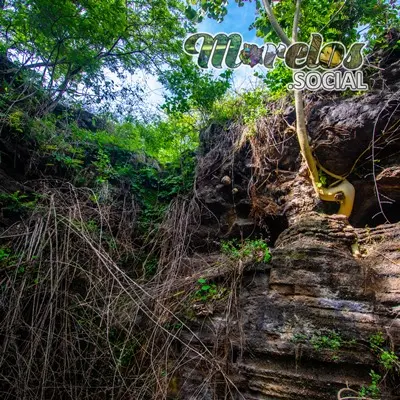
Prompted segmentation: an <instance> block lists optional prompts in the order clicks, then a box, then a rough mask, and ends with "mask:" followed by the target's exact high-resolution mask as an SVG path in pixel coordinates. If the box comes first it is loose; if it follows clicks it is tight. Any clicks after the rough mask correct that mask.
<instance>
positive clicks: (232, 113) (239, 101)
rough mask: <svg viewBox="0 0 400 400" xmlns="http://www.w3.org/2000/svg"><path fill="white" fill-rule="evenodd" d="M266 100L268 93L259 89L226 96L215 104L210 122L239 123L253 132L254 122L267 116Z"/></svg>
mask: <svg viewBox="0 0 400 400" xmlns="http://www.w3.org/2000/svg"><path fill="white" fill-rule="evenodd" d="M268 100H270V98H269V96H268V92H267V91H266V90H265V89H263V88H261V87H259V88H257V89H255V90H251V91H247V92H243V93H241V94H239V95H236V96H232V95H231V96H226V97H225V98H224V99H223V100H221V101H218V102H216V103H215V105H214V107H213V111H212V113H211V115H210V120H212V121H215V122H218V123H225V122H230V121H241V122H243V123H245V124H246V125H247V126H248V127H249V129H250V130H254V128H255V123H256V121H257V120H258V119H259V118H261V117H263V116H266V115H268V112H269V111H268V108H267V101H268Z"/></svg>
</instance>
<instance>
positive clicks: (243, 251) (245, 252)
mask: <svg viewBox="0 0 400 400" xmlns="http://www.w3.org/2000/svg"><path fill="white" fill-rule="evenodd" d="M221 250H222V252H223V253H224V254H226V255H228V256H229V257H231V258H233V259H236V260H248V261H256V262H264V263H268V262H269V261H270V260H271V253H270V252H269V247H268V245H267V244H266V243H265V241H264V240H262V239H255V240H251V239H246V240H244V241H243V242H241V243H238V242H237V241H236V240H230V241H226V242H222V244H221Z"/></svg>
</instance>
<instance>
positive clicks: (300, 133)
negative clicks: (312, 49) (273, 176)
mask: <svg viewBox="0 0 400 400" xmlns="http://www.w3.org/2000/svg"><path fill="white" fill-rule="evenodd" d="M263 4H264V7H265V11H266V13H267V16H268V19H269V21H270V23H271V25H272V27H273V29H274V30H275V32H276V34H277V35H278V36H279V38H280V39H281V40H282V42H283V43H285V44H286V45H290V44H291V43H294V42H296V41H297V38H298V29H299V21H300V9H301V7H300V6H301V0H297V3H296V12H295V16H294V20H293V31H292V40H290V39H289V38H288V36H287V35H286V33H285V32H284V31H283V29H282V28H281V26H280V25H279V23H278V21H277V19H276V18H275V15H274V13H273V10H272V8H271V4H270V2H269V0H263ZM294 98H295V107H296V133H297V140H298V142H299V145H300V151H301V154H302V155H303V157H304V159H305V160H306V163H307V167H308V169H309V171H310V177H311V182H312V185H313V187H314V190H315V192H316V193H317V195H318V196H319V198H320V199H321V200H325V201H335V202H338V203H340V208H339V211H338V214H342V215H345V216H346V217H349V216H350V215H351V212H352V210H353V204H354V197H355V189H354V186H353V185H352V184H351V183H350V182H349V181H347V180H346V179H343V181H342V182H341V183H339V184H338V185H336V186H335V187H332V188H323V187H322V186H321V185H320V179H319V174H318V167H317V162H316V160H315V158H314V156H313V154H312V151H311V148H310V143H309V141H308V134H307V127H306V121H305V113H304V101H303V93H302V92H301V91H297V90H295V91H294Z"/></svg>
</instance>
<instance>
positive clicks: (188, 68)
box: [160, 56, 232, 114]
mask: <svg viewBox="0 0 400 400" xmlns="http://www.w3.org/2000/svg"><path fill="white" fill-rule="evenodd" d="M231 77H232V71H230V70H227V71H225V72H223V73H222V74H221V75H220V76H219V77H217V78H214V77H213V75H212V73H211V72H203V71H201V70H200V69H199V68H198V67H197V66H196V65H195V64H194V63H193V62H192V61H191V60H190V59H189V58H188V57H187V56H185V57H182V58H181V59H180V60H179V62H178V63H177V66H176V68H174V69H171V70H169V71H167V72H166V73H165V74H163V75H162V76H161V77H160V81H161V82H162V83H163V84H164V87H165V88H166V89H167V90H168V93H167V94H166V96H165V97H166V101H165V104H164V105H163V108H164V110H165V111H166V112H167V113H168V114H172V113H175V112H179V113H186V112H189V111H190V110H198V111H200V112H203V113H210V112H211V110H212V106H213V105H214V103H215V102H216V101H217V100H220V99H221V98H222V97H223V96H224V95H225V93H226V91H227V90H228V89H229V88H230V79H231Z"/></svg>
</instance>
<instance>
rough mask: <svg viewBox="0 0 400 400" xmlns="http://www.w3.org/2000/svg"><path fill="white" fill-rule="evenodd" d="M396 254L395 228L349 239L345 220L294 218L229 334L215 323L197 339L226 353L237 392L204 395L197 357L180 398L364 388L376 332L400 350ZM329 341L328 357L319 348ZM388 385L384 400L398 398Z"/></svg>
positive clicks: (398, 231) (245, 286) (354, 232)
mask: <svg viewBox="0 0 400 400" xmlns="http://www.w3.org/2000/svg"><path fill="white" fill-rule="evenodd" d="M354 243H358V246H359V255H353V254H352V247H351V246H352V244H354ZM399 250H400V224H393V225H385V226H381V227H378V228H372V229H354V228H353V227H351V226H350V225H348V223H347V221H346V220H345V219H344V218H342V217H328V216H324V215H319V214H317V213H309V214H306V215H303V216H301V218H299V220H298V221H297V223H295V224H294V225H293V226H291V227H290V228H289V229H287V230H286V231H284V232H283V233H282V234H281V235H280V237H279V238H278V240H277V242H276V248H275V249H274V250H273V253H272V262H271V264H266V265H264V268H261V269H260V266H259V265H258V267H257V268H250V269H246V270H245V273H244V276H243V280H242V285H241V291H240V296H239V306H238V307H239V313H238V314H236V317H235V318H233V319H232V320H230V322H229V324H228V325H230V326H231V329H230V330H229V332H228V333H227V324H226V320H227V319H229V318H228V317H227V316H226V315H223V314H222V315H221V314H218V313H215V314H214V315H213V316H211V317H210V318H209V319H204V321H202V322H201V323H200V324H199V326H198V328H197V330H196V334H197V335H198V337H199V338H200V339H201V340H202V341H203V342H204V343H205V344H207V345H208V346H210V348H214V351H215V353H217V354H220V353H221V352H222V353H223V350H224V349H225V351H227V353H228V356H227V358H226V360H225V362H226V370H227V371H228V376H229V378H230V379H231V380H232V382H233V384H234V385H235V386H236V388H237V391H236V392H235V393H234V394H233V393H231V394H229V395H228V397H225V396H226V388H225V385H224V384H223V380H222V379H219V380H218V379H216V381H215V382H214V384H212V383H211V382H210V384H209V385H206V384H205V383H204V382H205V381H206V380H207V377H209V376H210V371H209V370H203V371H202V370H201V369H199V366H198V365H197V367H196V361H197V357H196V356H194V360H195V361H194V363H193V364H192V363H191V364H189V365H186V366H185V367H183V368H182V371H181V374H182V378H183V379H182V380H183V381H184V384H183V387H182V395H183V397H182V398H185V399H215V398H216V399H223V398H235V399H248V400H250V399H290V400H295V399H296V400H297V399H304V400H311V399H312V400H318V399H321V400H327V399H336V395H337V392H338V390H340V389H341V388H343V387H346V384H347V383H348V384H349V386H350V387H352V388H354V389H357V390H358V389H359V388H360V386H362V385H365V386H368V385H369V384H370V377H369V372H370V370H371V369H373V370H375V371H379V365H378V362H377V358H376V356H375V355H374V354H373V352H372V351H371V350H370V349H369V338H370V336H371V335H373V334H376V333H377V332H382V333H383V334H384V335H385V336H386V335H387V336H388V337H390V339H391V342H392V345H393V346H394V348H395V349H398V348H399V345H400V319H399V310H398V308H397V311H396V309H395V308H394V307H395V306H398V305H399V304H400V251H399ZM332 332H336V335H337V337H339V341H340V345H339V346H338V348H334V349H333V348H332V347H329V346H326V347H324V345H322V344H321V343H322V342H321V340H322V339H321V337H323V336H328V337H329V336H330V335H332ZM189 337H191V336H190V335H189V336H188V337H187V339H189ZM219 347H220V348H219ZM227 349H228V350H227ZM221 363H222V361H221ZM217 375H218V374H217ZM386 385H387V386H386V387H385V388H384V391H383V393H382V399H398V398H400V389H399V385H400V379H399V377H398V376H397V377H395V376H392V377H389V376H388V377H387V379H386ZM199 387H201V388H202V390H201V393H200V392H199Z"/></svg>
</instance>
